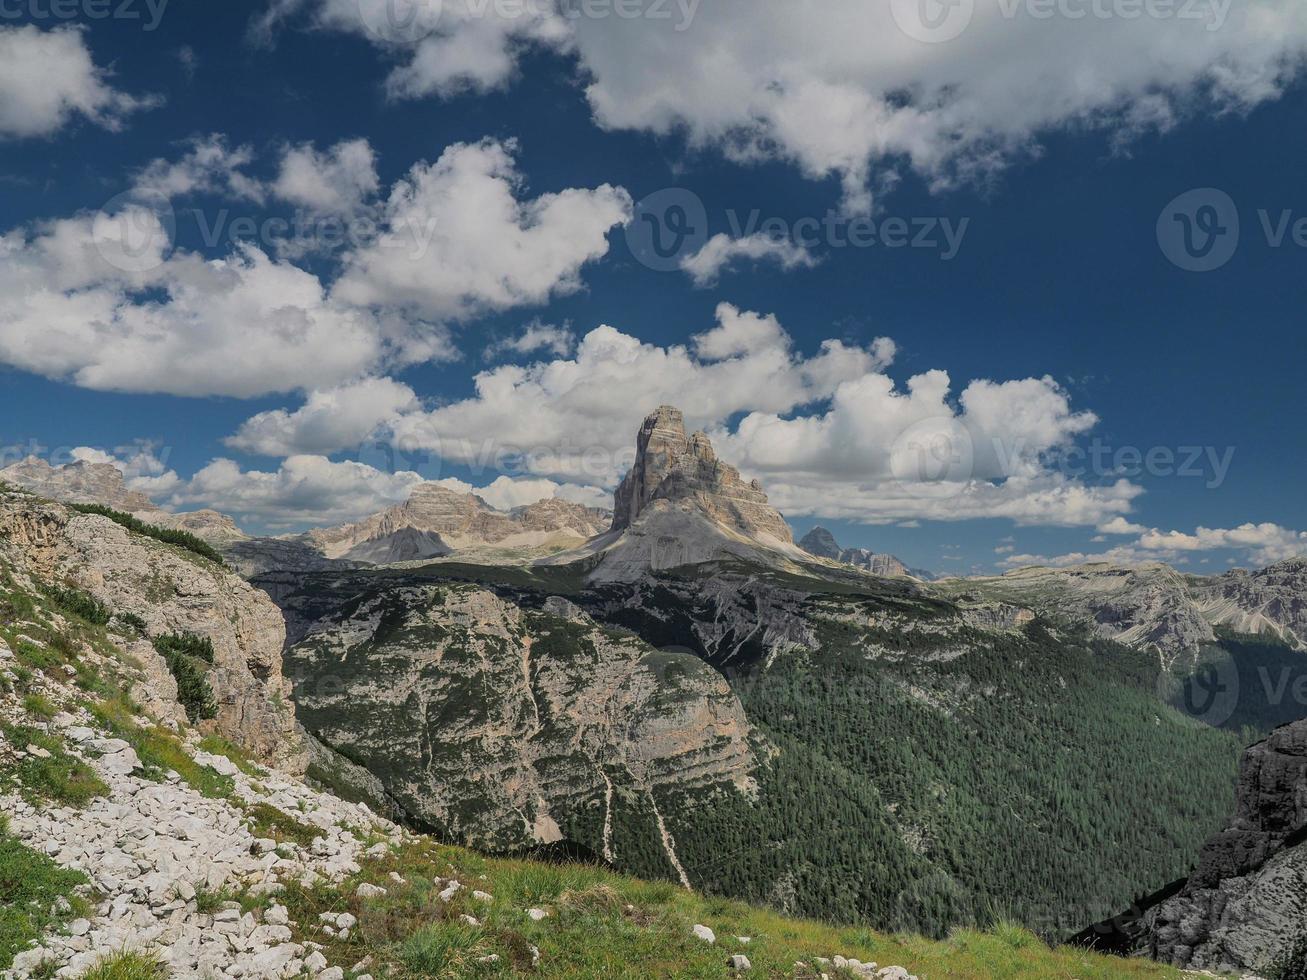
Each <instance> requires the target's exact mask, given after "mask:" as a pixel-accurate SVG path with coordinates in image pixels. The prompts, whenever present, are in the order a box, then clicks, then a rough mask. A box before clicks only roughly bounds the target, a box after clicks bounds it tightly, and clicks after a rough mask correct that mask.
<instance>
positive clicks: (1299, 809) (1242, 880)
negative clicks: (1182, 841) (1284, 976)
mask: <svg viewBox="0 0 1307 980" xmlns="http://www.w3.org/2000/svg"><path fill="white" fill-rule="evenodd" d="M1237 796H1238V809H1237V812H1236V813H1235V816H1234V819H1233V820H1232V821H1231V822H1230V825H1229V826H1228V827H1227V828H1226V829H1225V830H1222V831H1221V832H1220V833H1218V834H1217V835H1216V836H1214V837H1212V838H1211V839H1210V840H1209V841H1208V842H1207V843H1206V844H1205V845H1204V846H1203V850H1202V852H1201V854H1200V855H1199V859H1198V868H1197V870H1196V871H1195V872H1194V873H1193V875H1191V876H1190V878H1189V880H1188V881H1187V882H1186V883H1185V884H1184V886H1183V888H1182V889H1181V890H1180V891H1179V893H1178V894H1176V895H1174V896H1173V897H1171V898H1169V899H1167V900H1166V901H1163V902H1162V903H1161V904H1159V905H1157V906H1156V907H1155V908H1153V909H1151V910H1149V911H1148V912H1147V913H1146V914H1145V915H1144V917H1143V922H1142V926H1143V929H1142V932H1141V933H1140V935H1139V937H1138V940H1137V949H1138V950H1139V951H1141V952H1144V953H1146V954H1148V955H1150V956H1152V957H1154V958H1156V959H1160V960H1163V961H1164V962H1169V963H1174V964H1176V965H1178V966H1185V967H1191V968H1194V969H1206V970H1214V971H1227V970H1228V971H1234V972H1242V971H1262V970H1265V969H1266V968H1267V967H1269V966H1270V965H1271V964H1272V962H1273V961H1274V960H1275V959H1276V957H1277V956H1279V955H1280V953H1282V952H1283V951H1284V950H1286V949H1288V948H1289V946H1290V945H1291V944H1292V943H1293V942H1294V941H1295V940H1296V939H1298V938H1299V936H1300V935H1301V931H1302V923H1303V922H1304V921H1307V888H1304V882H1307V847H1304V845H1303V843H1302V840H1303V838H1304V836H1307V833H1305V831H1307V720H1303V721H1298V722H1294V723H1293V724H1290V725H1285V726H1283V727H1282V728H1278V729H1276V730H1275V731H1274V732H1272V733H1271V735H1270V736H1269V737H1267V738H1266V739H1265V740H1263V741H1261V742H1258V743H1257V744H1256V745H1253V746H1251V747H1249V748H1248V749H1247V750H1246V751H1245V752H1244V757H1243V761H1242V763H1241V765H1240V770H1239V783H1238V788H1237Z"/></svg>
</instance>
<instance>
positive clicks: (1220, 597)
mask: <svg viewBox="0 0 1307 980" xmlns="http://www.w3.org/2000/svg"><path fill="white" fill-rule="evenodd" d="M1193 596H1194V601H1195V602H1196V603H1197V604H1198V607H1199V609H1201V610H1202V612H1203V615H1204V616H1205V617H1206V618H1207V619H1208V620H1210V621H1211V622H1214V623H1219V624H1221V625H1225V626H1229V627H1230V628H1231V629H1234V630H1237V631H1238V632H1240V633H1270V634H1274V635H1277V636H1279V637H1280V638H1281V639H1283V640H1284V641H1285V642H1286V643H1288V644H1289V645H1290V646H1292V647H1296V648H1297V649H1303V648H1305V647H1307V558H1290V559H1289V560H1287V561H1282V562H1278V563H1277V564H1274V565H1271V566H1269V567H1267V568H1263V569H1261V570H1259V571H1255V572H1249V571H1245V570H1244V569H1236V570H1234V571H1231V572H1227V573H1226V574H1224V575H1222V576H1220V577H1219V578H1214V579H1203V580H1200V582H1199V584H1197V585H1196V586H1195V588H1194V589H1193Z"/></svg>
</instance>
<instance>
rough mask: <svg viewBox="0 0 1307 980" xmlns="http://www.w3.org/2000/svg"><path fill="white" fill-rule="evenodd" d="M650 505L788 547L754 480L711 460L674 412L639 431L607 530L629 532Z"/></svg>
mask: <svg viewBox="0 0 1307 980" xmlns="http://www.w3.org/2000/svg"><path fill="white" fill-rule="evenodd" d="M656 500H669V501H681V502H689V503H691V504H692V505H694V506H695V507H697V508H698V509H700V510H702V511H703V512H704V513H705V514H706V515H707V516H708V517H710V518H711V519H712V520H714V521H716V522H717V523H719V524H721V525H723V526H725V527H728V528H730V529H731V530H733V531H737V532H739V533H740V534H744V535H747V536H749V537H769V538H774V539H776V540H777V541H780V542H783V543H785V544H792V543H793V541H794V537H793V534H792V532H791V531H790V527H789V525H788V524H786V523H785V519H784V518H782V517H781V515H780V514H778V513H777V512H776V510H775V508H773V507H772V506H771V505H770V504H769V503H767V495H766V494H765V493H763V491H762V486H761V484H759V483H758V481H757V480H754V481H752V482H751V483H745V482H744V480H743V479H741V477H740V472H739V470H737V469H736V468H735V467H734V466H731V465H730V464H729V463H724V462H722V461H721V460H720V459H718V458H717V454H716V453H715V452H714V451H713V448H712V443H711V442H709V441H708V436H707V435H705V434H704V433H702V432H696V433H694V434H693V435H690V436H687V435H686V433H685V418H684V416H683V415H682V414H681V410H680V409H679V408H673V407H672V406H670V405H661V406H659V407H658V409H657V410H656V411H654V412H653V413H652V414H651V415H649V417H648V418H646V419H645V420H644V424H643V425H641V426H640V432H639V435H638V436H637V437H636V457H635V465H634V466H632V467H631V471H630V472H629V473H627V474H626V477H625V478H624V479H623V480H622V483H621V485H620V486H619V487H618V488H617V492H616V494H614V497H613V530H614V531H621V530H624V529H625V528H628V527H630V526H631V525H632V524H634V523H635V521H636V519H637V518H639V516H640V514H641V513H642V512H643V511H644V510H645V509H646V508H647V507H648V506H649V505H650V504H651V503H653V502H654V501H656Z"/></svg>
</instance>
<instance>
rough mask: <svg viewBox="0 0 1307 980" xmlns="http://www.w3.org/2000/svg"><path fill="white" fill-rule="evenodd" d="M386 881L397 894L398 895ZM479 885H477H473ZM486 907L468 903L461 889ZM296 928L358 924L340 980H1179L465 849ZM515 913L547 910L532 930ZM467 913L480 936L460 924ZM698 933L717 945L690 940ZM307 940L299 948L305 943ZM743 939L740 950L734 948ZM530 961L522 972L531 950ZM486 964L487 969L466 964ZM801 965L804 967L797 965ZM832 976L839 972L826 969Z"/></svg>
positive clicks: (1019, 936) (395, 867)
mask: <svg viewBox="0 0 1307 980" xmlns="http://www.w3.org/2000/svg"><path fill="white" fill-rule="evenodd" d="M390 872H396V873H398V874H399V875H401V876H402V877H403V878H404V879H405V881H406V884H404V885H402V886H401V885H397V884H396V883H395V882H394V881H393V880H392V879H391V878H390V877H389V874H390ZM483 876H484V877H483ZM437 878H442V879H447V878H455V879H457V880H459V881H461V882H463V883H464V885H465V888H464V889H463V890H462V891H461V892H459V893H458V895H456V896H455V898H454V900H453V901H451V902H449V903H444V902H441V901H440V900H439V899H438V898H437V897H436V892H438V891H439V890H440V883H437V882H436V881H435V879H437ZM361 881H370V882H373V883H375V884H379V885H381V886H382V887H385V888H387V889H388V894H387V895H386V896H385V897H383V898H380V899H369V900H367V901H363V900H360V899H358V898H357V897H355V896H354V891H355V889H356V888H357V885H358V883H359V882H361ZM473 889H480V890H482V891H485V892H489V893H490V894H491V895H493V896H494V901H493V902H492V903H489V904H487V903H484V902H481V901H477V900H475V899H473V898H472V897H471V895H470V892H471V890H473ZM282 900H284V901H286V902H287V903H288V905H289V906H290V910H291V914H292V917H293V918H295V919H297V920H298V921H299V922H300V923H301V924H307V923H312V922H316V921H318V915H319V913H321V912H324V911H336V912H340V911H351V912H353V913H354V914H355V915H356V916H357V917H358V919H359V925H358V926H357V927H356V928H355V929H354V931H353V933H352V935H351V937H350V939H349V940H348V941H347V942H344V943H340V942H336V943H332V944H330V946H329V949H328V955H329V958H330V960H331V962H332V963H333V964H335V965H339V966H341V967H342V968H344V969H346V970H348V969H349V967H350V966H351V965H352V964H354V963H356V962H358V961H359V960H361V959H363V958H364V957H365V956H372V957H373V958H374V967H373V968H372V969H373V972H374V973H376V974H377V975H381V972H380V971H379V970H377V969H376V967H377V966H378V965H382V964H388V963H389V964H393V965H394V967H395V970H394V972H393V973H391V974H389V975H391V976H394V977H399V978H408V977H420V976H442V977H445V976H448V977H461V976H487V975H490V976H493V975H513V974H514V973H517V972H530V975H532V976H536V977H542V978H558V980H565V978H568V980H570V978H576V977H651V978H652V977H660V978H661V977H670V976H675V977H685V978H696V977H703V978H707V977H724V976H728V975H730V972H731V971H730V970H729V969H728V968H727V966H726V961H727V958H728V957H729V956H730V954H732V953H737V952H738V953H744V954H745V955H747V956H748V957H749V959H750V961H751V962H752V964H753V971H752V973H751V974H750V976H762V977H782V976H784V977H802V978H815V977H817V976H818V975H819V972H820V971H819V970H818V969H814V967H815V963H816V961H815V957H818V956H825V957H833V956H834V955H835V954H837V953H838V954H840V955H843V956H848V957H856V958H857V959H860V960H862V961H864V962H867V961H874V962H876V963H879V964H880V965H882V966H888V965H900V966H903V967H905V968H906V969H908V970H909V971H912V972H914V973H916V974H917V975H918V976H919V977H921V978H922V980H935V978H944V977H952V978H972V977H974V978H982V977H983V978H989V977H994V978H998V977H1002V978H1010V977H1028V978H1031V980H1035V978H1039V980H1052V978H1058V977H1064V978H1073V977H1074V978H1080V980H1093V978H1117V977H1159V978H1160V977H1178V976H1179V975H1180V974H1179V972H1178V971H1176V970H1173V969H1171V968H1170V967H1164V966H1160V965H1158V964H1155V963H1149V962H1145V961H1139V960H1121V959H1114V958H1111V957H1103V956H1097V955H1094V954H1091V953H1086V952H1084V951H1081V950H1074V949H1067V948H1061V949H1056V950H1055V949H1050V948H1049V947H1048V946H1045V945H1044V944H1043V943H1041V942H1040V941H1039V940H1038V939H1036V938H1035V937H1034V936H1033V935H1031V934H1030V933H1028V932H1026V931H1024V930H1021V929H1018V928H1015V927H1009V926H1000V927H998V928H996V929H994V930H993V931H991V932H984V933H981V932H972V931H960V932H957V933H954V934H953V935H952V937H951V938H949V939H947V940H944V941H931V940H927V939H922V938H919V937H912V936H896V935H888V934H884V933H878V932H874V931H872V930H869V929H863V928H858V927H838V926H833V925H828V924H823V923H819V922H813V921H809V920H802V919H793V918H786V917H784V916H781V915H778V914H776V913H774V912H771V911H767V910H764V909H760V908H756V907H753V906H749V905H746V904H743V903H740V902H734V901H729V900H723V899H716V898H711V897H707V896H703V895H700V894H696V893H693V892H688V891H685V890H683V889H680V888H677V887H676V886H674V885H671V884H669V883H666V882H657V883H650V882H645V881H640V880H637V879H634V878H628V877H624V876H619V875H615V874H612V873H609V872H607V871H604V870H601V869H599V868H595V867H591V866H585V865H552V864H542V863H538V862H532V861H521V860H510V859H498V858H487V857H483V856H481V855H479V854H475V853H473V852H471V851H467V850H464V849H461V848H456V847H447V846H442V845H438V844H435V843H433V842H431V841H430V840H428V839H421V840H419V841H417V842H416V843H414V844H412V845H409V846H408V847H406V848H405V849H404V850H402V851H400V852H399V853H395V854H392V855H391V856H389V857H387V858H384V859H381V860H377V861H369V862H367V863H366V864H365V866H364V868H363V871H362V872H361V873H360V874H359V875H357V876H355V877H354V878H352V879H349V880H348V881H346V882H344V883H343V884H341V885H340V886H338V887H330V888H315V889H293V890H292V891H291V892H289V893H288V894H287V895H284V896H282ZM527 908H543V909H547V910H548V911H549V912H550V915H549V917H548V918H546V919H544V920H543V921H542V922H532V921H531V920H530V918H529V917H528V916H527V915H526V914H525V911H524V910H525V909H527ZM463 914H471V915H473V916H475V917H476V918H478V919H479V920H480V921H481V925H480V926H479V927H472V926H468V925H465V924H463V923H462V922H460V920H459V916H460V915H463ZM695 924H704V925H707V926H709V927H710V928H712V929H713V930H714V932H715V933H716V934H717V944H716V945H714V946H709V945H708V944H706V943H704V942H702V941H701V940H699V939H697V938H696V937H695V936H694V935H693V934H692V932H691V927H692V926H694V925H695ZM314 935H316V933H313V932H308V933H305V934H303V938H312V937H313V936H314ZM738 936H748V937H750V939H751V942H749V943H748V944H743V943H740V942H739V941H738V939H737V938H736V937H738ZM531 946H535V947H538V949H539V950H540V961H539V965H538V966H537V967H536V968H535V969H534V970H531V969H530V966H529V964H530V962H531V953H530V947H531ZM488 955H498V956H499V957H500V961H499V963H498V964H494V965H488V964H484V963H481V962H478V959H479V958H480V957H484V956H488ZM796 963H805V964H807V968H806V969H805V968H803V967H796ZM825 969H826V970H827V971H828V972H829V973H830V974H831V975H832V976H839V975H840V974H839V972H838V971H834V970H833V969H831V968H829V967H826V968H825Z"/></svg>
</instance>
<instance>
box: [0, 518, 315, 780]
mask: <svg viewBox="0 0 1307 980" xmlns="http://www.w3.org/2000/svg"><path fill="white" fill-rule="evenodd" d="M0 558H3V559H4V561H5V562H6V563H7V564H8V565H10V566H11V567H12V568H14V569H16V570H17V571H18V572H20V573H21V574H24V575H26V576H28V577H30V578H31V579H32V580H33V581H34V582H39V583H44V584H46V585H51V584H64V583H68V584H71V585H73V586H75V587H76V588H78V589H81V590H83V591H85V592H87V593H89V594H90V595H92V596H93V597H94V598H96V599H97V600H99V601H100V602H102V603H104V605H106V606H107V607H108V608H109V609H111V610H112V611H114V612H115V613H128V614H131V615H132V616H135V617H138V618H139V619H140V620H141V621H142V622H143V623H144V624H145V626H146V631H147V634H148V635H149V636H159V635H163V634H170V633H194V634H197V635H199V636H204V637H207V638H208V639H209V640H210V641H211V642H212V644H213V650H214V662H213V666H212V669H211V671H210V674H209V680H210V686H211V687H212V688H213V691H214V694H215V696H216V699H217V717H216V718H215V719H214V720H213V721H212V722H210V723H207V724H211V725H212V727H213V728H214V729H215V730H216V731H218V732H220V733H221V734H223V735H224V736H226V737H227V738H229V739H231V740H232V741H233V742H235V743H237V744H238V745H241V746H243V747H245V748H246V749H247V750H248V751H249V752H250V753H252V754H253V755H255V756H257V757H259V758H261V759H267V760H270V761H276V762H278V763H280V764H282V765H284V766H286V767H289V768H291V769H294V768H295V767H296V766H297V765H298V766H300V767H301V768H302V766H303V764H304V761H305V755H304V748H303V745H302V743H301V742H300V740H299V737H298V735H297V728H296V725H295V718H294V713H293V711H292V709H291V707H290V704H289V700H288V695H289V686H288V684H287V683H286V682H285V680H284V679H283V677H282V673H281V648H282V644H283V640H284V638H285V635H286V633H285V626H284V623H283V620H282V617H281V613H280V611H279V610H278V609H277V607H276V606H275V605H273V604H272V602H271V601H269V600H268V598H267V596H266V595H265V594H264V593H263V592H261V591H259V590H257V589H255V588H254V587H253V586H251V585H249V584H248V583H246V582H245V581H244V580H243V579H241V578H239V577H237V576H236V575H234V574H232V573H231V572H229V571H228V570H226V569H225V568H223V567H221V566H219V565H216V564H214V563H213V562H210V561H207V560H205V559H203V558H200V557H198V556H196V555H194V554H192V553H191V552H188V551H185V550H183V549H180V548H176V547H173V546H171V545H166V544H163V543H161V542H158V541H155V540H154V539H152V538H148V537H144V536H142V535H139V534H135V533H132V532H130V531H128V530H126V529H125V528H123V527H121V526H120V525H118V524H116V523H114V522H113V521H111V520H109V519H108V518H106V517H100V516H98V515H94V514H80V513H77V512H75V511H71V510H69V509H68V508H66V507H63V506H61V505H59V504H55V503H50V502H47V501H43V500H41V499H39V498H36V497H32V496H27V495H24V494H17V493H2V492H0Z"/></svg>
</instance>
